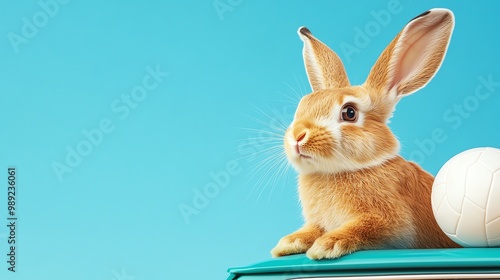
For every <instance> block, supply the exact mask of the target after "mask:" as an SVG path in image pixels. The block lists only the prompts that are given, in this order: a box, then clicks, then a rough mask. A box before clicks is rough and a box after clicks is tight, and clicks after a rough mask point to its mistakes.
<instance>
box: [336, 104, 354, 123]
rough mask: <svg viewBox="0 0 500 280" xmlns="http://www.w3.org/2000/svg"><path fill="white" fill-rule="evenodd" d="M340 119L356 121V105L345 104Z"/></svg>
mask: <svg viewBox="0 0 500 280" xmlns="http://www.w3.org/2000/svg"><path fill="white" fill-rule="evenodd" d="M340 119H341V120H342V121H345V122H355V121H356V120H357V119H358V112H357V110H356V107H354V106H353V105H351V104H347V105H345V106H344V108H342V112H341V114H340Z"/></svg>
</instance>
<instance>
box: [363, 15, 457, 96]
mask: <svg viewBox="0 0 500 280" xmlns="http://www.w3.org/2000/svg"><path fill="white" fill-rule="evenodd" d="M454 24H455V20H454V16H453V13H452V12H451V11H450V10H447V9H431V10H429V11H427V12H425V13H423V14H421V15H419V16H417V17H415V18H414V19H412V20H411V21H410V22H409V23H408V24H407V25H406V26H405V27H404V29H403V30H402V31H401V32H400V33H399V34H398V35H397V36H396V38H394V40H393V41H392V42H391V43H390V44H389V46H387V48H386V49H385V50H384V52H383V53H382V54H381V55H380V57H379V58H378V60H377V62H376V63H375V65H374V66H373V68H372V69H371V71H370V74H369V75H368V78H367V80H366V83H365V85H366V86H368V87H369V88H372V89H375V90H376V91H377V93H378V94H382V95H386V94H388V93H394V92H395V94H396V95H397V96H398V97H401V96H404V95H408V94H411V93H413V92H415V91H417V90H418V89H420V88H422V87H424V86H425V85H427V83H428V82H429V81H430V80H431V79H432V77H434V75H435V74H436V72H437V70H438V69H439V67H440V66H441V63H442V62H443V59H444V56H445V54H446V50H447V49H448V45H449V43H450V38H451V34H452V32H453V27H454Z"/></svg>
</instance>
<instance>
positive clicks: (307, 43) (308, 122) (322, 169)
mask: <svg viewBox="0 0 500 280" xmlns="http://www.w3.org/2000/svg"><path fill="white" fill-rule="evenodd" d="M453 27H454V16H453V13H452V12H451V11H449V10H447V9H432V10H429V11H427V12H425V13H423V14H421V15H419V16H417V17H416V18H414V19H412V20H411V21H410V22H409V23H408V24H407V25H406V26H405V27H404V28H403V30H402V31H401V32H400V33H399V34H398V35H397V36H396V37H395V38H394V39H393V41H392V42H391V43H390V44H389V45H388V46H387V48H386V49H385V50H384V51H383V52H382V54H381V55H380V57H379V58H378V60H377V61H376V63H375V65H374V66H373V67H372V69H371V71H370V73H369V75H368V78H367V79H366V81H365V83H364V84H362V85H358V86H351V84H350V82H349V79H348V77H347V74H346V72H345V69H344V66H343V64H342V61H341V60H340V58H339V57H338V56H337V54H336V53H335V52H333V51H332V50H331V49H329V48H328V47H327V46H326V45H325V44H323V43H322V42H321V41H319V40H318V39H316V38H315V37H314V36H313V35H312V33H311V32H310V31H309V30H308V29H307V28H306V27H301V28H299V30H298V34H299V37H300V39H301V40H302V41H303V42H304V48H303V57H304V64H305V68H306V71H307V76H308V79H309V82H310V84H311V87H312V90H313V92H312V93H310V94H308V95H306V96H304V97H303V98H302V99H301V101H300V102H299V105H298V107H297V110H296V113H295V116H294V120H293V121H292V123H291V125H290V126H289V128H288V129H287V131H286V133H285V137H284V146H285V152H286V155H287V157H288V159H289V161H290V162H291V163H292V165H293V166H294V167H295V168H296V169H297V171H298V172H299V173H338V172H346V171H355V170H360V169H364V168H370V167H372V166H375V165H379V164H382V163H383V162H385V161H386V160H388V159H391V158H393V157H395V156H397V155H398V153H399V142H398V140H397V139H396V137H395V136H394V134H393V133H392V132H391V130H390V129H389V127H388V125H387V122H388V119H389V118H390V117H391V115H392V112H393V111H394V108H395V105H396V104H397V102H398V101H399V100H400V98H401V97H404V96H407V95H410V94H412V93H413V92H415V91H417V90H419V89H420V88H422V87H424V86H425V85H426V84H427V83H428V82H429V81H430V80H431V79H432V78H433V76H434V75H435V74H436V72H437V70H438V69H439V67H440V66H441V63H442V61H443V59H444V56H445V53H446V50H447V48H448V45H449V42H450V38H451V34H452V31H453Z"/></svg>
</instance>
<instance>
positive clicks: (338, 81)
mask: <svg viewBox="0 0 500 280" xmlns="http://www.w3.org/2000/svg"><path fill="white" fill-rule="evenodd" d="M297 33H298V34H299V37H300V39H301V40H302V41H303V42H304V49H303V51H302V55H303V56H304V64H305V66H306V71H307V77H308V78H309V83H310V84H311V88H312V90H313V91H317V90H322V89H330V88H341V87H345V86H349V85H350V84H349V79H348V78H347V74H346V72H345V69H344V65H343V64H342V61H341V60H340V58H339V57H338V56H337V54H336V53H335V52H333V51H332V50H331V49H330V48H328V47H327V46H326V45H325V44H323V43H322V42H321V41H319V40H318V39H316V38H315V37H314V36H313V35H312V34H311V32H310V31H309V29H307V28H306V27H301V28H299V30H298V32H297Z"/></svg>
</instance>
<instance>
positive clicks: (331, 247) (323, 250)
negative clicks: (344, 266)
mask: <svg viewBox="0 0 500 280" xmlns="http://www.w3.org/2000/svg"><path fill="white" fill-rule="evenodd" d="M357 250H358V244H357V243H356V242H355V240H354V239H350V238H346V237H342V238H337V237H335V236H322V237H320V238H318V239H317V240H316V241H315V242H314V244H313V245H312V246H311V248H309V250H307V253H306V254H307V257H309V258H310V259H313V260H320V259H336V258H340V257H342V256H344V255H348V254H350V253H352V252H354V251H357Z"/></svg>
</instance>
